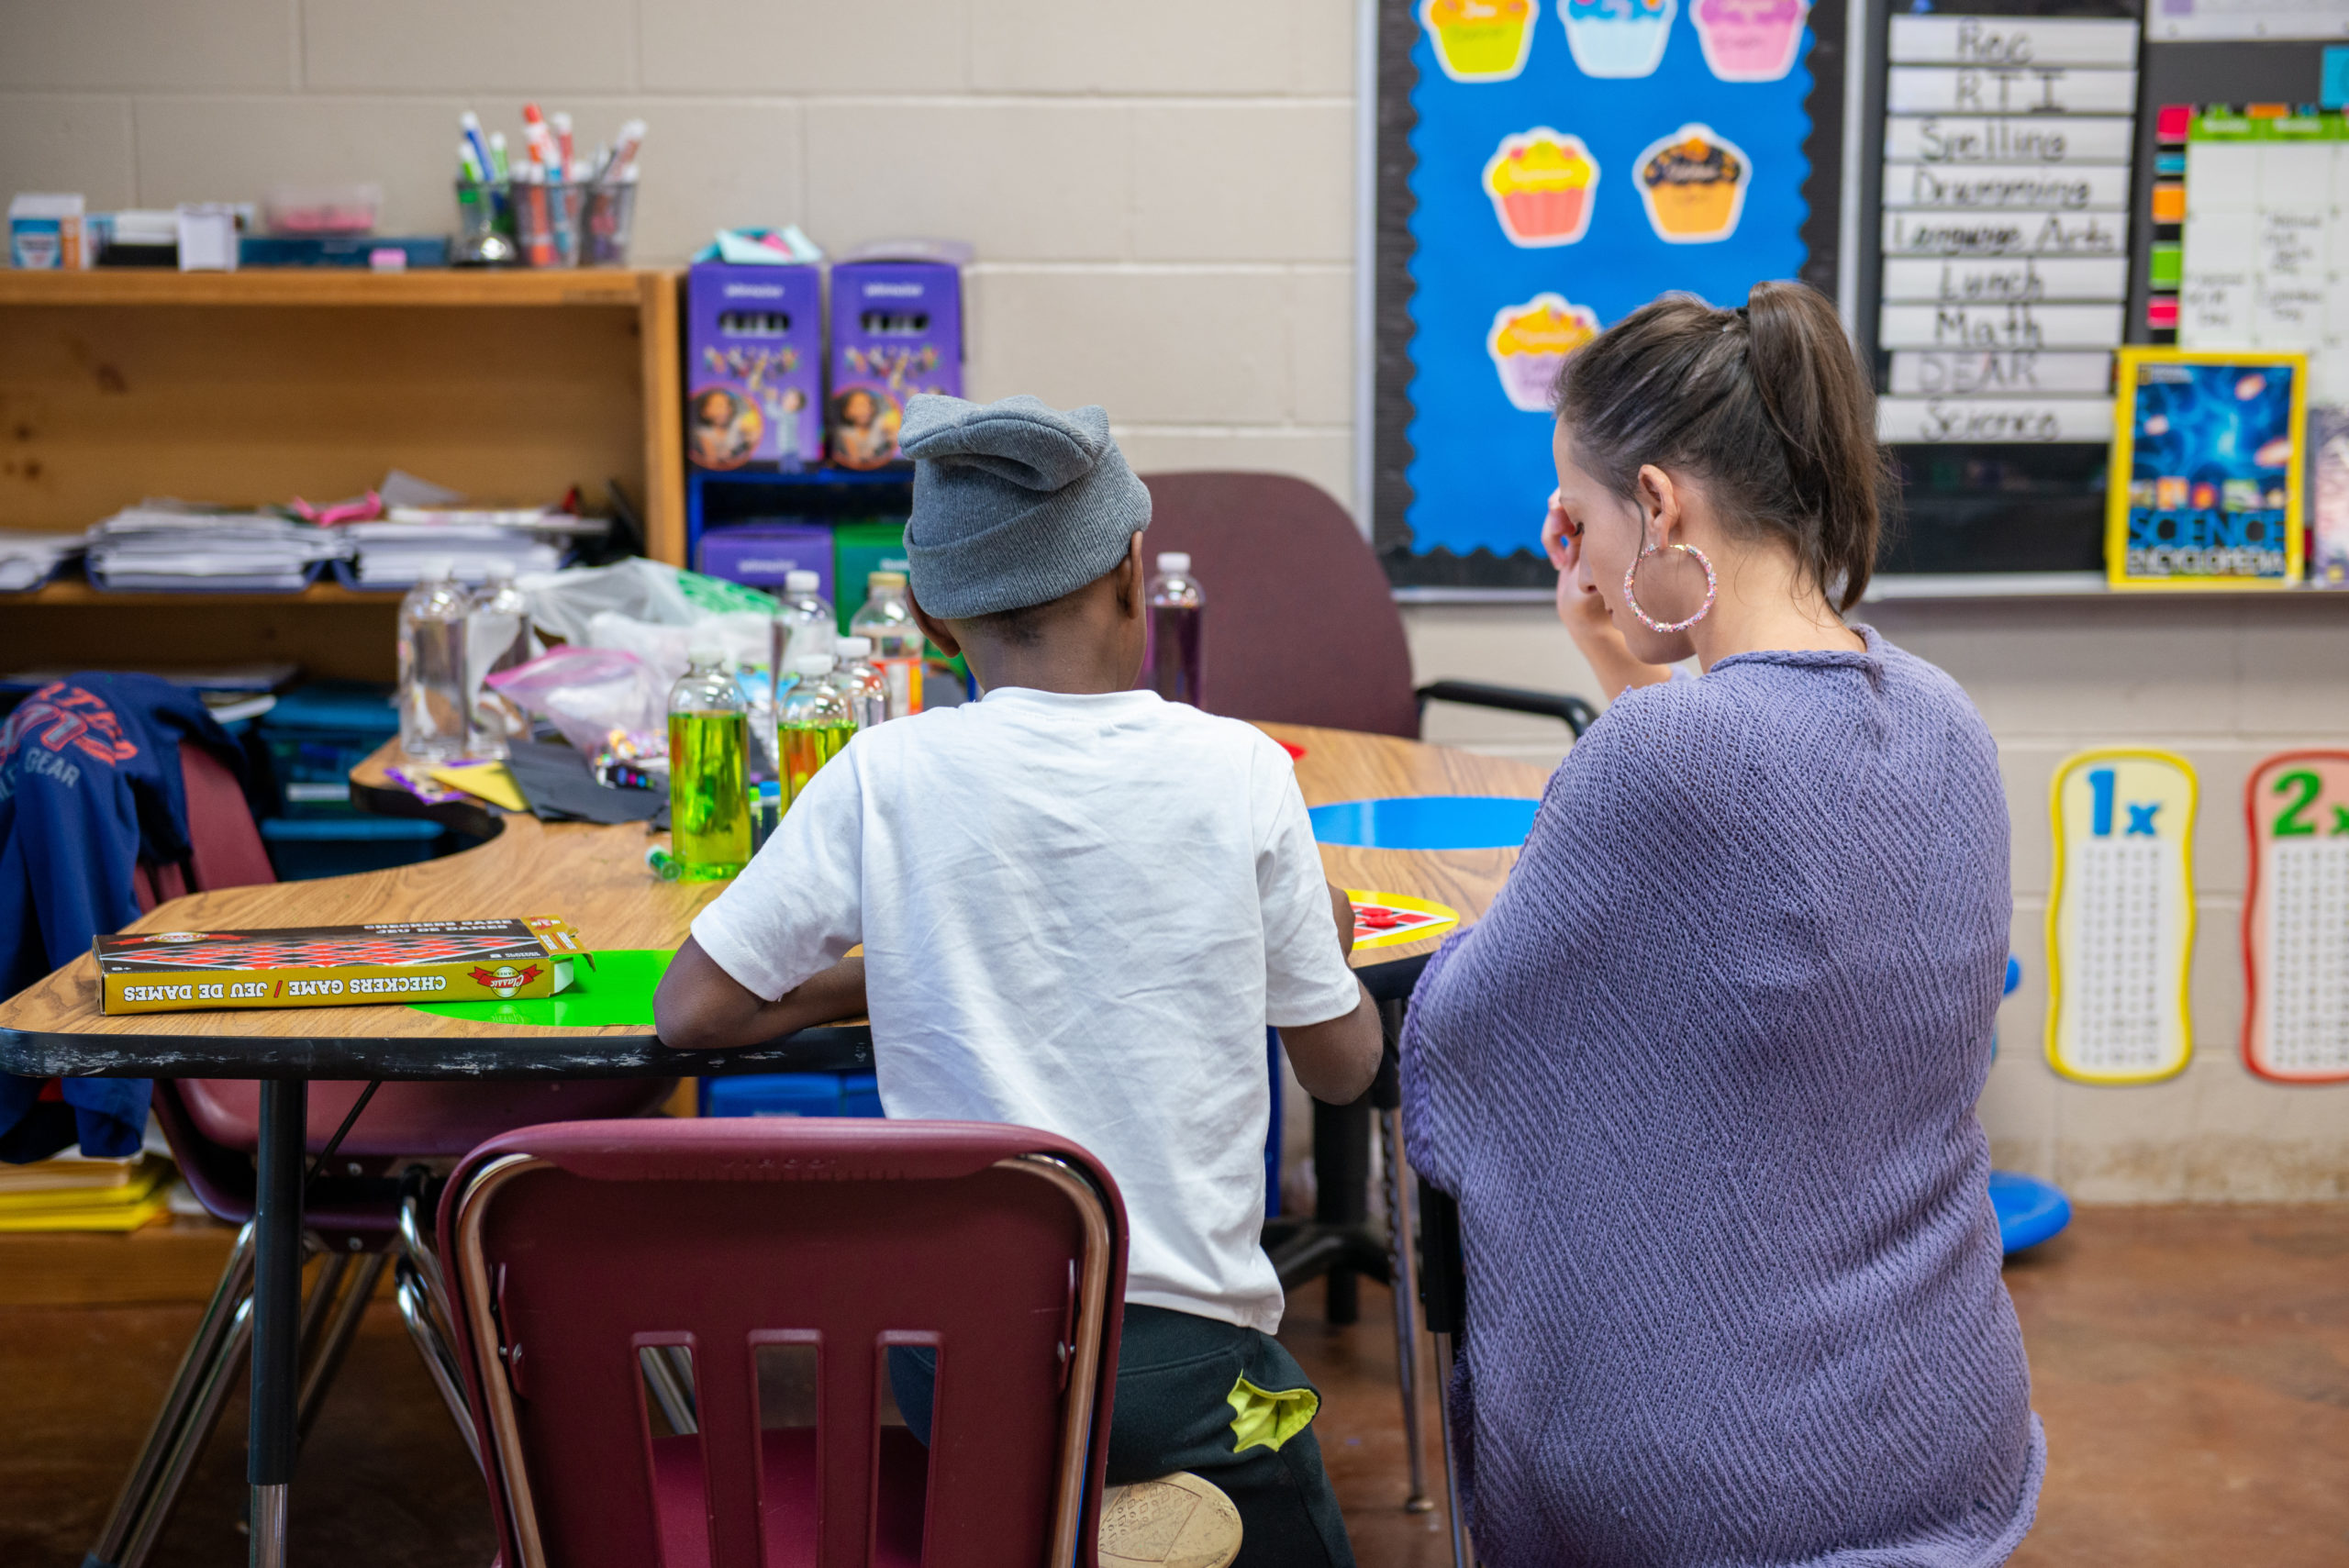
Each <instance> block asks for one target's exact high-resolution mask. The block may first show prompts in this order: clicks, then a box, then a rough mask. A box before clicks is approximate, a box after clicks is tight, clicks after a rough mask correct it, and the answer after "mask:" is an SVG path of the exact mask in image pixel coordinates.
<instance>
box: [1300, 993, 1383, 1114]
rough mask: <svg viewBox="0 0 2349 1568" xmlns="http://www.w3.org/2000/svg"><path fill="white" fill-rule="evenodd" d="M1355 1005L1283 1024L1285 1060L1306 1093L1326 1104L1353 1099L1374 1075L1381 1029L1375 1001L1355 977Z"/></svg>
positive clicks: (1334, 1104) (1342, 1103) (1338, 1103)
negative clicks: (1335, 1014)
mask: <svg viewBox="0 0 2349 1568" xmlns="http://www.w3.org/2000/svg"><path fill="white" fill-rule="evenodd" d="M1354 992H1355V997H1356V999H1355V1002H1354V1010H1353V1012H1351V1013H1347V1014H1344V1015H1342V1016H1341V1017H1339V1018H1330V1019H1329V1020H1328V1021H1327V1022H1324V1023H1318V1024H1282V1025H1280V1026H1279V1029H1280V1031H1281V1044H1282V1045H1283V1046H1284V1047H1286V1049H1287V1051H1288V1064H1289V1065H1290V1066H1291V1067H1294V1068H1296V1069H1297V1083H1298V1084H1300V1085H1302V1086H1303V1087H1304V1090H1305V1092H1306V1093H1307V1094H1308V1095H1312V1096H1313V1097H1314V1098H1315V1099H1317V1100H1319V1101H1321V1102H1322V1103H1323V1104H1324V1105H1332V1106H1343V1105H1351V1104H1352V1103H1353V1102H1354V1101H1356V1100H1358V1099H1360V1098H1362V1096H1363V1095H1364V1093H1365V1092H1366V1091H1367V1090H1368V1089H1369V1088H1370V1081H1371V1080H1372V1079H1373V1078H1375V1077H1377V1076H1378V1058H1379V1054H1380V1052H1381V1051H1382V1050H1383V1049H1384V1043H1385V1042H1384V1040H1382V1038H1381V1036H1380V1032H1379V1026H1378V1004H1377V1003H1375V1002H1373V1001H1372V1000H1371V999H1370V993H1369V992H1367V991H1364V989H1363V988H1362V982H1360V981H1356V982H1354Z"/></svg>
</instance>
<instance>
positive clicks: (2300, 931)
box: [2243, 751, 2349, 1084]
mask: <svg viewBox="0 0 2349 1568" xmlns="http://www.w3.org/2000/svg"><path fill="white" fill-rule="evenodd" d="M2243 812H2244V816H2245V818H2246V822H2247V825H2248V827H2249V828H2250V832H2251V885H2250V888H2249V891H2248V893H2247V894H2246V895H2245V897H2244V899H2243V985H2244V994H2243V1062H2244V1065H2246V1066H2248V1067H2249V1068H2250V1069H2251V1070H2252V1071H2253V1072H2254V1073H2258V1074H2259V1075H2260V1076H2262V1077H2264V1078H2273V1079H2276V1080H2277V1081H2279V1082H2282V1083H2288V1084H2332V1083H2339V1082H2341V1081H2343V1080H2344V1079H2349V751H2282V752H2278V753H2277V754H2276V755H2275V756H2272V757H2270V758H2268V759H2267V760H2266V761H2265V762H2262V763H2260V764H2259V766H2258V767H2257V768H2256V769H2254V770H2253V772H2252V775H2251V780H2250V782H2249V784H2246V785H2245V786H2244V790H2243Z"/></svg>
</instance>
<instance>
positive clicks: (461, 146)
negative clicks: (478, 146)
mask: <svg viewBox="0 0 2349 1568" xmlns="http://www.w3.org/2000/svg"><path fill="white" fill-rule="evenodd" d="M457 172H459V173H460V174H462V175H463V176H464V179H465V183H468V184H473V185H478V184H481V183H484V172H483V170H482V166H481V165H480V164H479V163H477V162H475V161H473V143H472V142H470V141H461V142H459V143H457Z"/></svg>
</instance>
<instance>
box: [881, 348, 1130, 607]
mask: <svg viewBox="0 0 2349 1568" xmlns="http://www.w3.org/2000/svg"><path fill="white" fill-rule="evenodd" d="M897 450H900V451H902V452H904V453H905V454H906V456H907V457H909V458H912V459H913V460H914V515H913V519H912V520H911V521H910V522H908V523H907V525H906V556H907V560H908V561H909V562H911V564H912V567H913V583H912V586H913V592H914V598H915V600H916V601H917V602H918V603H919V604H920V606H921V607H922V608H923V609H925V610H928V611H929V612H930V614H931V615H934V616H938V617H942V618H945V619H949V620H963V619H967V618H969V617H973V616H986V615H993V614H995V613H996V611H998V610H1018V609H1025V608H1027V607H1028V606H1030V605H1041V604H1048V603H1050V602H1051V601H1052V600H1054V599H1057V598H1059V597H1060V596H1061V595H1063V594H1068V593H1073V592H1074V591H1075V590H1077V589H1079V588H1082V587H1084V586H1085V584H1087V583H1090V582H1092V581H1093V580H1094V579H1096V578H1097V577H1100V576H1103V575H1105V574H1106V573H1108V572H1109V571H1110V570H1111V569H1112V568H1114V567H1115V566H1116V565H1117V564H1118V562H1120V561H1122V560H1124V559H1125V555H1126V549H1127V541H1128V540H1129V539H1131V538H1132V537H1133V536H1134V534H1135V533H1136V532H1137V531H1138V530H1140V529H1142V528H1148V527H1150V492H1149V491H1148V490H1147V489H1145V488H1143V486H1142V482H1141V480H1139V479H1137V478H1135V477H1134V471H1133V470H1132V469H1131V468H1129V467H1128V466H1127V465H1126V455H1125V453H1123V452H1121V451H1119V450H1118V443H1117V442H1115V441H1113V440H1111V439H1109V416H1108V412H1107V411H1106V410H1104V409H1102V408H1100V407H1098V406H1090V407H1085V408H1072V409H1070V410H1069V411H1068V412H1067V413H1065V414H1063V413H1062V412H1061V411H1060V410H1059V409H1057V408H1053V407H1052V406H1048V405H1047V404H1045V403H1044V402H1043V401H1042V400H1041V399H1039V398H1034V397H1028V396H1024V395H1023V396H1019V397H1007V398H1004V399H1003V400H1002V401H1001V402H998V403H968V402H965V401H963V399H962V398H960V397H945V396H941V395H935V394H932V395H925V396H920V397H914V398H909V399H908V400H907V403H906V418H905V424H904V426H903V427H902V428H900V429H899V430H898V432H897Z"/></svg>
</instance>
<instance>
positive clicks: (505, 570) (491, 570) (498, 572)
mask: <svg viewBox="0 0 2349 1568" xmlns="http://www.w3.org/2000/svg"><path fill="white" fill-rule="evenodd" d="M483 571H484V575H485V576H486V577H487V578H488V579H489V581H491V582H493V583H511V582H512V581H514V563H513V562H510V561H507V560H503V559H500V560H495V561H492V562H490V563H489V564H488V565H487V566H486V567H484V569H483Z"/></svg>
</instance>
